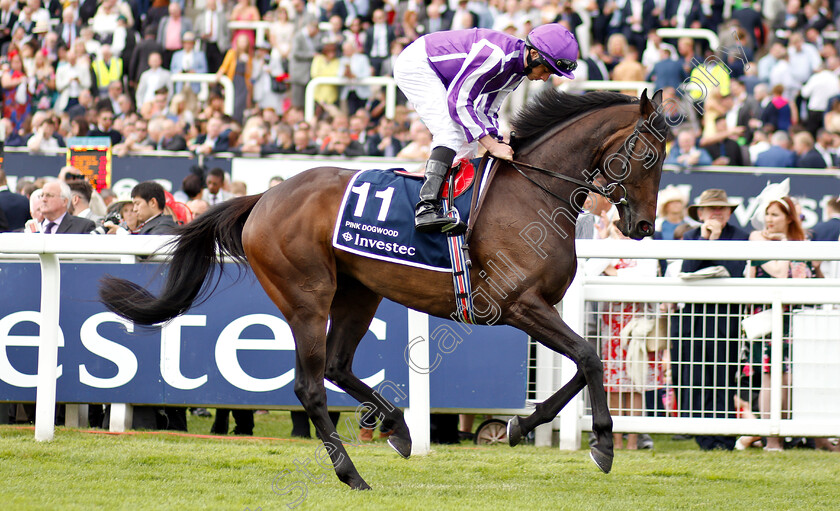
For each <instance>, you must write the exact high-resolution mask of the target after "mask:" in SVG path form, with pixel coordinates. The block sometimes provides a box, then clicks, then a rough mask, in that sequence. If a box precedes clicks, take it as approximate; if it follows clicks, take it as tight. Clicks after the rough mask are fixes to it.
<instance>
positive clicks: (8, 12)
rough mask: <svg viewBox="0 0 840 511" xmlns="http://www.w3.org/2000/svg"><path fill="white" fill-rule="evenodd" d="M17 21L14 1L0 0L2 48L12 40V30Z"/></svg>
mask: <svg viewBox="0 0 840 511" xmlns="http://www.w3.org/2000/svg"><path fill="white" fill-rule="evenodd" d="M17 19H18V15H17V13H16V12H15V10H14V5H13V4H12V0H0V46H2V45H4V44H6V43H8V42H9V41H11V40H12V28H13V27H14V26H15V23H17Z"/></svg>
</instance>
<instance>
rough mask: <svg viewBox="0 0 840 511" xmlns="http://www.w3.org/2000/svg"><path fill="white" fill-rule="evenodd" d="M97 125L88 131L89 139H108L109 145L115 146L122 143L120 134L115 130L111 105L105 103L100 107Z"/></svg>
mask: <svg viewBox="0 0 840 511" xmlns="http://www.w3.org/2000/svg"><path fill="white" fill-rule="evenodd" d="M96 119H97V125H96V126H95V127H94V128H93V129H92V130H91V131H90V133H89V134H88V136H91V137H108V138H110V139H111V145H117V144H119V143H120V142H122V134H120V132H119V131H117V130H115V129H114V127H113V124H114V111H113V110H111V105H110V104H108V103H107V102H105V103H104V104H102V105H100V107H99V108H98V110H97V115H96Z"/></svg>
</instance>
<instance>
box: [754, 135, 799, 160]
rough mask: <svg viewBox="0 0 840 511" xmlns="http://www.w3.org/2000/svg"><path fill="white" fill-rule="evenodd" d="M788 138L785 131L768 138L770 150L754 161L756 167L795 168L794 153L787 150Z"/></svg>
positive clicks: (788, 145)
mask: <svg viewBox="0 0 840 511" xmlns="http://www.w3.org/2000/svg"><path fill="white" fill-rule="evenodd" d="M789 147H790V137H789V136H788V134H787V132H786V131H781V130H779V131H776V132H774V133H773V135H771V136H770V149H768V150H766V151H764V152H763V153H761V154H759V155H758V157H757V158H756V159H755V166H756V167H795V166H796V153H794V152H793V151H791V150H790V149H788V148H789Z"/></svg>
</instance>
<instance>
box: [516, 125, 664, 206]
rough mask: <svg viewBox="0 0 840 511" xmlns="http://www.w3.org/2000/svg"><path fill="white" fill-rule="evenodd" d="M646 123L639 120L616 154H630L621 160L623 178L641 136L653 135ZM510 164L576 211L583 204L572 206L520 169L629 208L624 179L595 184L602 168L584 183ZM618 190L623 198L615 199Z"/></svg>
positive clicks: (522, 165) (576, 179)
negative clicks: (581, 189)
mask: <svg viewBox="0 0 840 511" xmlns="http://www.w3.org/2000/svg"><path fill="white" fill-rule="evenodd" d="M593 113H594V112H593ZM577 120H579V119H575V121H577ZM646 121H647V118H645V117H640V118H639V120H638V121H636V125H635V126H634V127H633V133H632V134H631V135H630V138H629V139H627V141H626V142H625V143H624V144H622V145H621V148H620V149H619V150H618V153H616V154H621V153H622V151H626V152H627V153H628V154H627V157H624V158H622V159H621V175H622V176H627V175H629V169H628V168H627V167H628V161H629V159H630V158H632V157H633V156H632V155H633V149H635V147H636V142H637V141H638V140H639V137H640V136H641V134H642V133H652V132H651V130H650V129H649V128H648V127H647V125H646ZM565 126H566V125H564V126H561V129H562V128H563V127H565ZM558 131H560V130H559V129H558ZM512 136H515V135H512ZM509 163H510V164H511V166H513V168H514V169H516V171H517V172H519V173H520V174H521V175H522V177H524V178H525V179H527V180H528V181H530V182H531V183H533V184H534V185H535V186H536V187H537V188H539V189H541V190H542V191H544V192H545V193H547V194H549V195H551V196H552V197H554V198H555V199H557V200H559V201H561V202H564V203H566V204H568V205H569V206H571V207H572V209H574V210H578V211H580V210H581V209H582V207H583V205H582V204H581V205H575V204H572V202H571V201H570V200H569V199H566V198H563V197H561V196H559V195H557V194H556V193H554V192H552V191H551V190H549V189H548V188H546V187H545V186H544V185H543V184H542V183H540V182H538V181H537V180H535V179H534V178H532V177H531V176H529V175H528V174H526V173H525V172H524V171H523V170H522V168H520V167H525V168H528V169H531V170H535V171H537V172H539V173H541V174H544V175H546V176H549V177H553V178H556V179H561V180H563V181H568V182H569V183H572V184H576V185H578V186H579V187H581V188H584V189H586V190H589V191H590V192H594V193H597V194H598V195H602V196H603V197H604V198H606V199H607V200H608V201H609V202H610V204H612V205H614V206H625V207H626V206H627V189H626V188H625V187H624V184H623V181H624V178H622V179H619V180H617V181H614V182H611V183H607V184H606V185H604V186H601V185H599V184H597V183H595V178H596V177H597V176H598V175H599V174H601V175H603V174H604V172H603V170H601V169H600V168H597V169H595V172H594V173H593V174H592V175H591V176H587V177H589V178H590V179H589V180H587V181H584V180H582V179H578V178H575V177H571V176H567V175H564V174H560V173H558V172H554V171H551V170H548V169H545V168H542V167H538V166H536V165H531V164H530V163H525V162H521V161H516V160H512V161H510V162H509ZM617 188H621V191H622V194H621V198H619V199H613V198H612V195H613V193H615V190H616V189H617Z"/></svg>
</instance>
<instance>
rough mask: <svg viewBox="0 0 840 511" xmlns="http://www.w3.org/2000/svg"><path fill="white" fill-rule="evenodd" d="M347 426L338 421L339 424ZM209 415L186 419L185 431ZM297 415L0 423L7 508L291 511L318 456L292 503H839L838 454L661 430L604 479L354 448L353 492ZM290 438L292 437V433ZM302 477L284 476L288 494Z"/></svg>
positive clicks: (515, 457) (471, 456)
mask: <svg viewBox="0 0 840 511" xmlns="http://www.w3.org/2000/svg"><path fill="white" fill-rule="evenodd" d="M342 422H343V419H342ZM210 423H211V421H210V420H208V419H198V418H194V417H190V431H191V432H195V433H205V432H206V431H208V430H209V428H210ZM290 429H291V426H290V421H289V420H288V413H283V412H272V414H270V415H268V416H265V415H263V416H257V427H256V429H255V434H256V435H257V436H273V437H279V438H277V439H274V440H248V439H221V440H220V439H209V438H193V437H180V436H171V435H155V434H147V433H141V434H137V435H131V436H128V435H126V436H112V435H103V434H89V433H83V432H80V431H77V430H69V429H63V428H60V429H58V431H57V432H56V438H55V440H54V441H53V442H51V443H36V442H35V441H34V440H33V432H32V430H29V429H20V428H15V427H10V426H0V476H1V477H2V478H0V480H1V481H2V484H0V509H2V510H29V509H39V510H40V509H49V510H65V509H66V510H75V509H79V510H81V509H85V510H89V509H131V510H138V509H155V510H158V509H167V510H168V509H173V510H175V509H177V510H190V509H220V510H236V511H242V510H244V509H246V508H249V509H251V510H255V509H257V508H261V509H262V510H263V511H267V510H282V509H288V507H287V504H289V503H292V502H293V501H294V500H295V497H296V496H298V495H299V494H298V493H290V494H287V495H277V494H275V493H274V492H272V481H273V480H274V478H275V477H276V476H277V475H278V474H281V473H282V471H284V470H288V471H292V472H293V471H295V470H296V467H295V461H296V460H297V461H298V462H301V463H303V462H305V461H306V460H311V461H310V464H309V466H310V467H311V471H312V472H313V474H314V475H316V476H317V475H320V474H322V473H324V474H326V476H325V477H324V480H323V483H321V484H317V485H316V484H313V483H309V484H307V485H306V486H307V494H306V497H305V499H304V500H303V502H302V503H300V505H299V506H297V507H296V509H304V510H305V509H341V510H344V509H348V510H355V509H358V510H365V511H370V510H403V509H405V510H412V509H435V510H436V509H446V510H448V509H464V510H493V509H513V508H514V507H516V508H525V509H528V510H536V509H570V510H588V509H592V510H613V509H616V510H621V509H627V510H647V509H667V510H678V509H703V510H706V509H714V510H717V509H736V510H750V511H752V510H764V509H766V510H781V509H805V510H809V511H813V510H821V509H826V510H829V509H830V510H836V509H838V508H840V485H838V475H840V455H838V454H833V453H825V452H815V451H811V450H802V449H798V450H793V451H786V452H784V453H765V452H763V451H760V450H751V451H748V452H722V451H717V452H702V451H700V450H698V449H697V447H696V445H695V444H694V442H690V441H689V442H685V441H684V442H673V441H671V440H670V438H669V437H668V436H664V435H663V436H654V440H655V441H656V449H655V450H654V451H637V452H630V451H618V452H617V457H616V461H615V464H614V466H613V472H612V473H611V474H609V475H604V474H601V473H600V471H598V470H597V468H596V467H595V465H594V464H593V463H592V462H591V461H590V460H589V456H588V451H586V450H581V451H576V452H571V453H569V452H560V451H557V450H556V449H537V448H534V447H532V446H527V445H523V446H518V447H516V448H515V449H511V448H509V447H507V446H493V447H484V448H475V447H473V446H471V445H470V444H467V443H464V444H462V445H460V446H433V452H432V453H431V454H430V455H429V456H422V457H414V458H412V459H410V460H403V459H401V458H400V457H399V456H398V455H397V454H396V453H395V452H393V451H392V450H391V449H390V448H389V447H388V446H387V445H386V444H384V443H383V442H381V441H377V442H375V443H374V444H372V445H365V446H348V448H347V449H348V452H349V453H350V455H351V456H352V457H353V461H354V462H355V464H356V467H357V468H358V469H359V471H360V472H361V474H362V476H363V477H365V479H366V480H367V482H368V483H369V484H370V485H371V486H372V487H373V489H374V491H372V492H352V491H349V490H348V489H347V487H346V486H344V485H343V484H341V483H340V482H339V481H338V480H337V479H336V478H335V477H334V475H333V474H332V472H331V471H330V472H326V471H323V470H321V469H320V468H319V467H318V466H317V465H316V464H315V459H314V457H315V452H316V449H317V448H318V446H319V445H320V442H317V441H315V440H292V439H288V438H287V437H288V431H290ZM284 433H285V434H284ZM296 480H304V477H303V476H300V475H299V474H288V475H286V476H285V477H283V478H281V479H280V481H279V482H280V484H279V487H283V486H286V485H289V484H291V483H292V482H293V481H296Z"/></svg>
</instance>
